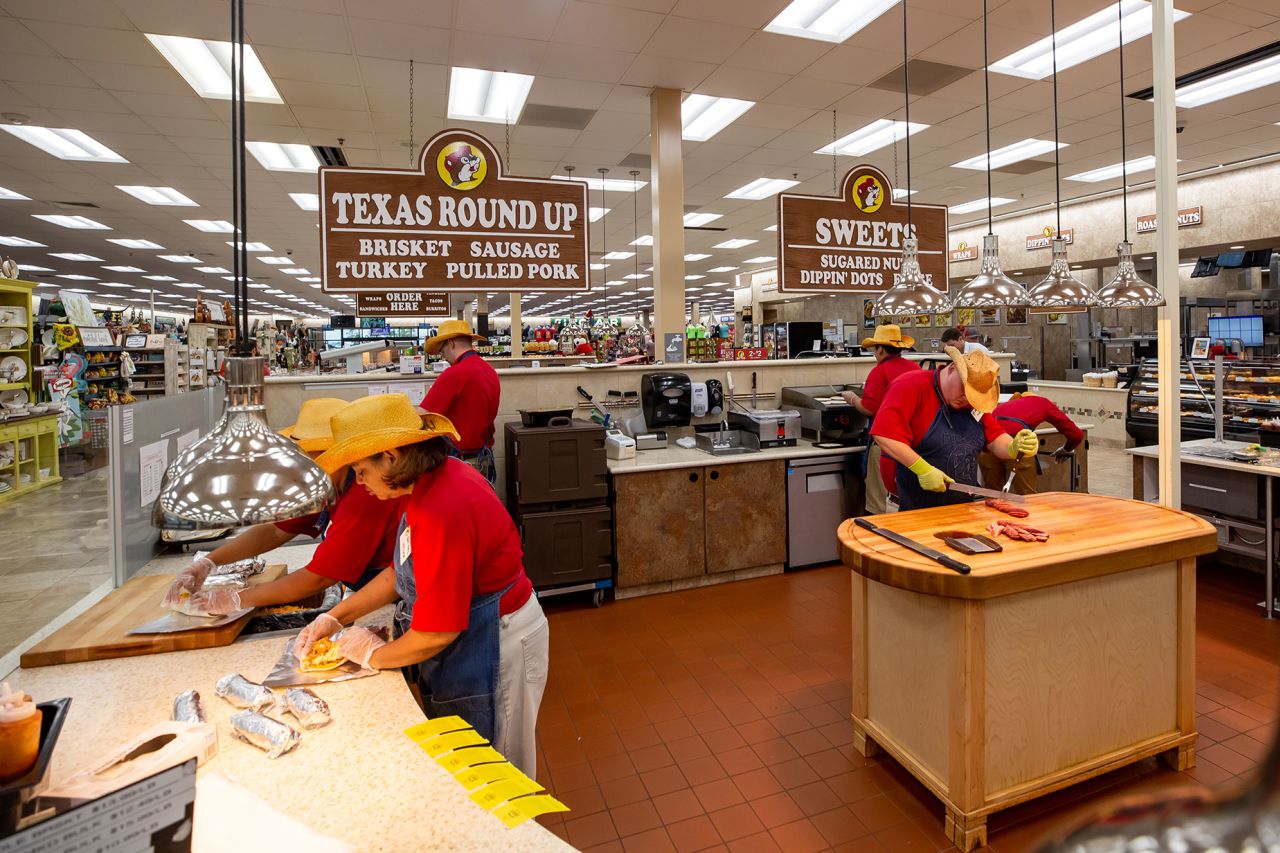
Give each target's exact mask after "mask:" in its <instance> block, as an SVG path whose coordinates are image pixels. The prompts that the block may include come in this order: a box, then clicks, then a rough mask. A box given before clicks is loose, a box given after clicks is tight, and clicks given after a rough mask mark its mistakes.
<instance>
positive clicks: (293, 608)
mask: <svg viewBox="0 0 1280 853" xmlns="http://www.w3.org/2000/svg"><path fill="white" fill-rule="evenodd" d="M310 609H311V608H309V607H303V606H302V605H301V604H279V605H276V606H275V607H260V608H258V615H259V616H279V615H280V614H282V613H298V612H301V611H303V610H310Z"/></svg>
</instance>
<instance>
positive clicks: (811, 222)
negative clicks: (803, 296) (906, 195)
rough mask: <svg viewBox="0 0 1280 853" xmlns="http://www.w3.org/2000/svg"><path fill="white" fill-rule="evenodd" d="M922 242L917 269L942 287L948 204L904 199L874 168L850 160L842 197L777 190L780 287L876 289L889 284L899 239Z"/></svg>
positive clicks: (799, 289) (813, 290) (897, 260)
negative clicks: (909, 222) (900, 200)
mask: <svg viewBox="0 0 1280 853" xmlns="http://www.w3.org/2000/svg"><path fill="white" fill-rule="evenodd" d="M908 237H916V238H917V239H918V240H919V241H920V270H921V272H923V273H924V277H925V278H926V279H927V280H928V281H929V283H930V284H932V285H933V286H934V287H937V288H938V289H940V290H943V291H945V290H946V289H947V208H946V206H945V205H940V204H917V203H912V205H911V224H910V225H908V224H907V205H906V203H905V202H903V203H899V202H898V201H896V200H895V199H894V197H893V186H892V185H891V184H890V183H889V178H888V177H887V176H886V175H885V174H884V172H881V171H880V170H879V169H877V168H876V167H874V166H854V167H853V168H852V169H850V170H849V172H848V173H846V174H845V176H844V183H843V184H842V185H841V191H840V196H839V197H838V198H832V197H830V196H812V195H798V194H795V193H779V194H778V266H779V270H780V272H781V278H780V279H779V286H778V290H779V292H782V293H837V292H839V293H880V292H883V291H885V290H888V289H889V288H890V287H892V286H893V280H894V276H895V275H896V274H897V272H898V267H899V265H900V264H901V262H902V241H903V240H904V239H906V238H908Z"/></svg>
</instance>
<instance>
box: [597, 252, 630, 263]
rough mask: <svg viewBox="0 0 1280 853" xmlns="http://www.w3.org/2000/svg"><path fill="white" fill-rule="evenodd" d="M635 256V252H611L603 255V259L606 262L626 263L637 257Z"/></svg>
mask: <svg viewBox="0 0 1280 853" xmlns="http://www.w3.org/2000/svg"><path fill="white" fill-rule="evenodd" d="M635 254H636V253H635V252H609V253H608V254H607V255H602V256H601V257H603V258H604V259H605V260H606V261H625V260H626V259H627V258H633V257H635Z"/></svg>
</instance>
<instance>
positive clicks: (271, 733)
mask: <svg viewBox="0 0 1280 853" xmlns="http://www.w3.org/2000/svg"><path fill="white" fill-rule="evenodd" d="M238 677H239V676H237V678H238ZM264 689H265V688H264ZM231 733H232V734H234V735H235V736H236V737H238V738H239V739H240V740H242V741H244V742H245V743H249V744H253V745H254V746H256V747H257V748H258V749H261V750H262V751H264V752H265V753H266V754H267V758H279V757H280V756H282V755H284V754H285V753H286V752H289V751H290V750H292V749H294V748H295V747H297V745H298V744H300V743H302V733H301V732H299V731H298V730H297V729H295V728H294V727H293V726H291V725H289V724H288V723H282V722H280V721H279V720H273V719H272V718H270V717H268V716H266V715H265V714H259V713H258V712H257V711H240V712H238V713H235V714H232V715H231Z"/></svg>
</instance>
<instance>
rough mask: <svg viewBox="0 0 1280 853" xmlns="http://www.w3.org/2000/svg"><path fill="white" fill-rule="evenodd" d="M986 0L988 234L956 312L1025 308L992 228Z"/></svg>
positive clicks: (984, 67) (959, 296)
mask: <svg viewBox="0 0 1280 853" xmlns="http://www.w3.org/2000/svg"><path fill="white" fill-rule="evenodd" d="M987 51H988V45H987V0H982V88H983V93H984V94H983V100H984V102H985V104H986V116H987V119H986V128H987V233H986V235H985V236H984V237H983V238H982V266H981V268H979V270H978V274H977V275H976V276H974V277H973V279H972V280H971V281H970V282H969V283H968V284H966V285H965V286H964V287H962V288H960V292H959V293H957V294H956V298H955V300H954V304H955V307H957V308H1017V307H1020V306H1023V305H1026V304H1027V291H1026V289H1025V288H1024V287H1023V286H1022V285H1020V284H1018V283H1017V282H1016V281H1014V280H1013V279H1011V278H1009V276H1007V275H1005V274H1004V270H1002V269H1000V238H998V237H996V235H995V232H994V229H993V228H992V226H991V219H992V217H991V77H990V74H991V69H990V67H989V64H990V59H989V58H988V56H987Z"/></svg>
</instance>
